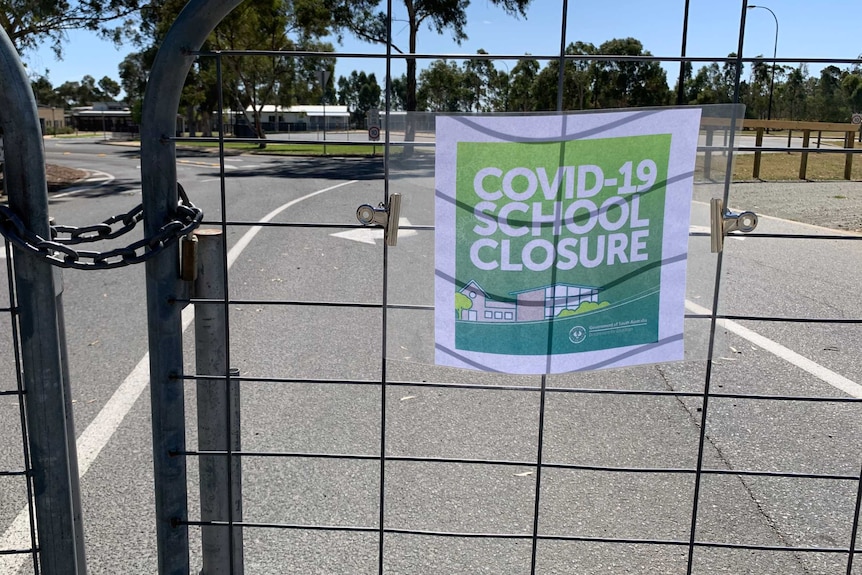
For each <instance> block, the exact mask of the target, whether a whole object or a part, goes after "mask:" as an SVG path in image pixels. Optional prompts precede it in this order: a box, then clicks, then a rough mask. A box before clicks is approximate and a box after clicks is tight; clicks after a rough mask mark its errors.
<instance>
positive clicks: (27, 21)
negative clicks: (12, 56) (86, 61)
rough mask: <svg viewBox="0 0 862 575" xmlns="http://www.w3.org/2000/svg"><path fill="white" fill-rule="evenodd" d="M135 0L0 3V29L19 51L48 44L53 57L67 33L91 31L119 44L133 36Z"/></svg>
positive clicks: (60, 51)
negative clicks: (124, 36) (125, 34)
mask: <svg viewBox="0 0 862 575" xmlns="http://www.w3.org/2000/svg"><path fill="white" fill-rule="evenodd" d="M139 9H140V3H139V1H138V0H78V1H76V0H0V27H3V29H4V30H5V31H6V33H7V34H8V35H9V38H10V39H11V40H12V44H13V45H14V46H15V48H16V49H17V50H18V51H19V52H24V51H26V50H31V49H33V48H35V47H36V46H38V45H40V44H42V43H43V42H49V43H50V46H51V48H52V49H53V50H54V53H55V54H56V55H57V57H61V56H62V54H63V42H64V41H65V40H66V33H67V32H69V31H70V30H82V29H84V30H94V31H97V32H98V33H99V34H100V35H102V36H103V37H105V38H109V39H111V40H113V41H114V42H115V43H117V44H119V42H120V40H121V39H122V37H123V33H124V32H126V33H127V34H128V35H133V34H134V31H135V28H134V26H133V23H134V20H135V19H136V17H137V13H138V11H139Z"/></svg>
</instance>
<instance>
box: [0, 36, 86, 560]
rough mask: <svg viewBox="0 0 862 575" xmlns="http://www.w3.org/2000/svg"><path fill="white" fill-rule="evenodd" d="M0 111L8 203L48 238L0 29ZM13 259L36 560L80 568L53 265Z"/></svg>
mask: <svg viewBox="0 0 862 575" xmlns="http://www.w3.org/2000/svg"><path fill="white" fill-rule="evenodd" d="M0 111H2V112H3V113H2V114H0V131H2V132H3V135H4V139H5V143H6V147H7V149H8V150H9V153H8V154H6V158H5V178H6V180H5V187H6V193H7V195H8V197H9V207H10V208H12V210H14V211H15V212H16V213H17V214H18V215H19V216H20V217H21V219H22V221H23V222H24V225H25V226H27V228H28V229H29V230H30V231H32V232H34V233H36V234H38V235H40V236H42V237H50V232H49V224H48V187H47V183H46V178H45V155H44V150H43V148H42V133H41V129H40V124H39V118H38V114H37V112H36V100H35V98H34V97H33V92H32V90H31V88H30V81H29V79H28V78H27V73H26V71H25V69H24V66H23V65H22V64H21V61H20V59H19V57H18V54H17V53H16V51H15V48H14V46H13V45H12V42H11V40H10V39H9V37H8V35H7V34H6V32H5V31H4V30H3V29H2V28H0ZM14 265H15V281H16V283H17V287H18V290H17V291H18V307H19V317H20V325H21V358H22V364H23V372H24V373H23V379H24V387H25V390H26V393H27V401H26V413H27V422H28V435H29V438H30V454H31V458H32V472H33V485H34V488H35V489H34V491H35V494H36V495H35V506H36V523H37V525H38V535H39V552H40V563H41V567H42V572H43V573H45V575H58V574H62V575H65V574H70V575H80V573H82V572H81V571H80V570H79V565H83V564H84V558H83V557H80V558H79V557H78V555H79V553H78V550H77V545H76V535H75V522H74V518H73V517H74V511H73V507H74V505H73V495H72V494H73V491H76V488H77V485H76V484H77V481H78V470H77V465H76V464H73V463H72V462H71V461H70V457H69V449H70V446H72V449H74V445H75V443H74V441H75V439H74V433H73V432H72V431H70V430H71V427H70V422H69V421H68V418H67V413H66V408H67V400H68V397H67V393H66V392H64V377H63V358H62V355H63V353H62V351H61V336H60V324H59V316H58V307H57V306H58V304H59V303H60V301H59V299H58V298H57V291H56V284H55V277H54V273H55V272H54V269H53V267H52V266H51V265H50V264H48V263H47V262H46V261H44V260H42V259H40V258H38V257H35V256H33V255H32V254H29V253H26V252H23V251H21V250H17V249H16V251H15V260H14ZM65 381H66V382H68V378H66V380H65ZM70 433H72V437H71V438H70V437H69V434H70ZM73 486H75V488H73Z"/></svg>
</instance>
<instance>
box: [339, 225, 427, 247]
mask: <svg viewBox="0 0 862 575" xmlns="http://www.w3.org/2000/svg"><path fill="white" fill-rule="evenodd" d="M409 225H410V220H408V219H407V218H399V219H398V226H399V227H401V228H403V227H405V226H409ZM416 233H417V232H416V230H398V239H399V240H400V239H402V238H409V237H410V236H415V235H416ZM329 235H331V236H333V237H336V238H344V239H346V240H353V241H354V242H359V243H363V244H371V245H375V244H376V243H377V240H380V241H383V228H379V227H365V228H356V229H353V230H347V231H344V232H337V233H334V234H329Z"/></svg>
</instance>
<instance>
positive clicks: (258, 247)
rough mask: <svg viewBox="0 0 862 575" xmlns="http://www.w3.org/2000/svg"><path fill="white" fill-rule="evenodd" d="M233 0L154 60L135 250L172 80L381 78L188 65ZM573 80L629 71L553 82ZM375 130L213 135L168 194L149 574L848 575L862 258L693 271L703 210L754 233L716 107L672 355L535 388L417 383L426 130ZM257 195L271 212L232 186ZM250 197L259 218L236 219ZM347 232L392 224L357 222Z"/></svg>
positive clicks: (156, 344) (737, 115) (425, 355)
mask: <svg viewBox="0 0 862 575" xmlns="http://www.w3.org/2000/svg"><path fill="white" fill-rule="evenodd" d="M238 4H239V2H238V1H236V0H231V1H217V2H213V1H210V2H205V1H193V2H191V3H190V4H189V5H188V6H187V7H186V9H185V10H184V12H183V13H182V14H181V15H180V17H179V19H178V20H177V22H176V24H175V25H174V27H173V29H172V30H171V32H170V33H169V35H168V36H167V38H166V39H165V41H164V42H163V44H162V47H161V50H160V53H159V56H158V59H157V62H156V65H155V67H154V69H153V72H152V75H151V77H150V81H149V87H148V94H147V98H146V103H145V110H144V118H145V121H144V130H143V132H142V158H141V164H142V165H141V171H142V183H143V192H144V200H145V201H144V211H145V220H146V227H147V230H146V235H147V236H148V237H153V236H156V235H157V234H158V233H159V232H160V231H161V230H162V226H163V225H164V224H165V222H170V221H173V219H174V218H175V213H174V212H175V211H176V206H177V205H178V195H177V194H178V192H177V190H178V186H177V184H178V182H177V171H176V145H177V144H178V143H184V142H186V141H187V140H190V138H179V137H175V136H174V133H175V126H176V114H175V112H176V110H177V109H178V107H179V100H180V91H181V89H182V86H183V82H184V79H185V76H186V74H187V72H188V70H189V68H190V66H192V65H193V63H194V62H195V61H196V60H200V61H204V60H206V61H209V62H214V63H215V68H216V70H217V71H218V72H219V74H220V73H221V70H222V69H223V66H224V62H225V61H226V60H227V59H232V58H248V57H255V56H276V55H278V56H288V57H295V58H306V59H313V58H323V57H331V56H338V57H343V58H347V57H379V58H384V59H385V60H386V62H387V69H389V65H390V64H391V62H393V61H395V60H397V59H403V58H404V55H401V54H393V53H392V52H391V49H387V51H386V52H385V53H379V54H339V53H335V54H332V53H326V54H322V53H308V52H305V53H301V52H287V53H279V54H275V53H270V52H245V53H240V52H233V51H222V52H218V53H212V52H202V51H200V50H199V49H198V48H199V47H200V46H201V45H202V44H203V41H204V39H205V38H206V36H207V35H208V33H209V32H210V31H211V30H212V29H213V28H214V27H215V25H216V24H217V23H218V22H219V21H220V20H221V19H222V18H223V17H224V16H225V15H226V14H227V13H228V12H229V11H230V10H231V9H233V8H234V7H235V6H236V5H238ZM686 6H687V3H686ZM570 9H571V10H577V7H576V6H574V5H573V6H572V7H571V8H569V3H567V2H565V1H564V2H563V3H562V5H561V12H562V14H563V15H564V16H563V18H562V19H561V22H563V23H565V22H566V19H567V18H566V17H565V16H566V15H567V13H568V11H569V10H570ZM388 11H389V15H390V16H389V22H390V24H391V22H392V17H391V14H392V8H391V3H390V5H389V6H388ZM746 12H747V10H746V3H745V2H743V3H741V5H740V28H739V33H738V37H739V50H738V51H737V53H738V54H742V53H743V51H742V45H743V30H744V25H745V16H746ZM560 32H561V48H564V47H565V45H566V39H567V31H566V29H565V24H563V25H562V26H561V30H560ZM562 51H563V50H562V49H561V52H562ZM437 56H438V55H434V54H419V55H418V57H420V58H434V57H437ZM439 56H441V57H442V56H443V55H439ZM445 56H446V57H449V58H452V57H453V55H445ZM454 57H455V58H456V59H463V60H469V59H470V58H471V57H470V56H463V55H462V56H458V55H454ZM482 58H483V59H498V60H517V59H518V58H519V57H518V56H511V55H483V56H482ZM536 58H537V59H540V60H550V59H553V58H560V57H559V56H549V57H541V56H538V57H536ZM596 58H607V59H611V60H619V61H625V60H626V58H621V57H619V56H607V57H604V56H595V55H591V56H583V57H580V56H571V55H570V56H565V57H563V58H562V59H563V60H573V61H580V60H588V59H596ZM631 59H632V60H637V59H645V57H632V58H631ZM663 59H664V60H674V61H684V60H685V58H684V57H683V58H663ZM690 60H693V61H701V60H704V61H705V60H706V59H690ZM709 61H726V62H729V63H730V64H732V65H733V66H735V67H736V69H737V70H740V69H741V66H742V64H743V63H748V62H751V59H744V58H741V57H740V58H736V59H726V58H710V59H709ZM560 69H563V67H562V66H561V67H560ZM558 85H559V86H560V87H561V88H562V87H563V86H564V83H563V78H562V77H560V78H559V84H558ZM739 85H740V75H739V72H737V74H736V78H735V87H736V91H737V99H738V90H739ZM560 94H561V95H562V90H560ZM560 101H561V100H560ZM560 107H561V105H560ZM218 108H219V110H218V112H219V116H220V118H219V122H218V123H219V125H220V126H222V129H223V127H224V125H225V123H226V122H225V121H224V118H225V117H226V112H225V109H226V105H225V103H224V99H223V97H220V101H219V107H218ZM390 109H391V91H389V90H387V92H386V106H385V110H384V111H382V112H381V114H382V116H383V127H384V129H383V131H382V134H381V138H382V140H383V141H382V143H381V148H382V152H383V157H382V160H381V158H378V157H372V158H361V159H355V158H354V159H346V158H337V157H324V158H314V159H300V160H297V159H284V160H283V163H281V164H279V163H276V162H275V161H270V160H260V164H259V165H257V166H255V167H253V168H246V169H245V170H242V169H238V168H237V167H236V166H232V167H233V168H234V169H233V170H230V169H228V167H229V164H228V161H227V160H228V158H227V156H226V149H225V148H226V146H225V140H224V137H223V136H224V134H223V133H222V134H220V135H219V137H218V138H217V140H216V141H217V143H218V146H219V152H220V153H219V155H218V162H219V164H220V167H221V177H220V178H219V180H218V183H217V184H216V186H215V187H213V185H210V186H209V187H207V186H204V185H203V183H196V182H179V183H180V184H181V185H183V186H184V187H185V188H186V189H187V190H188V194H189V196H190V198H191V200H192V201H194V202H196V203H198V204H199V205H205V206H207V210H206V216H205V222H204V223H205V224H206V225H207V226H208V227H209V228H211V229H214V230H215V231H214V232H206V233H201V234H199V235H198V237H197V245H196V246H195V245H194V244H193V242H191V240H189V241H187V242H186V244H185V245H184V247H183V250H182V253H183V258H182V261H180V260H181V258H180V257H179V256H178V254H176V253H174V252H172V251H165V252H162V253H161V254H160V255H158V256H156V257H155V258H153V259H150V260H149V261H148V262H147V264H146V265H147V289H148V308H149V330H150V368H151V369H150V371H151V394H152V396H151V397H152V415H153V440H154V460H155V479H156V521H157V528H158V542H159V570H160V572H161V573H190V572H193V571H197V570H198V567H199V565H200V564H201V563H203V566H204V573H207V574H210V573H229V572H234V573H240V572H248V573H285V572H298V573H306V572H307V573H350V574H353V573H393V574H394V573H398V574H404V573H416V574H420V573H421V574H428V573H483V572H487V573H512V574H522V573H579V574H580V573H628V572H650V573H721V572H727V573H745V572H750V573H839V572H840V573H856V572H860V570H859V567H858V566H856V562H855V561H854V558H855V556H856V553H857V551H856V542H857V540H858V533H857V528H858V522H859V509H860V497H862V479H860V466H862V463H860V462H862V453H860V450H859V448H858V447H857V445H858V443H859V441H858V440H859V424H858V419H859V418H858V402H859V399H860V398H862V392H860V388H859V386H858V385H857V384H856V383H855V382H854V381H853V379H858V377H854V374H855V371H854V369H855V363H854V357H853V356H854V353H853V352H854V351H855V347H854V345H853V341H854V339H855V338H854V335H855V333H856V329H857V327H856V326H858V324H859V321H860V320H859V319H858V318H859V317H860V313H859V312H860V310H859V309H858V305H857V304H856V303H855V302H854V301H852V299H853V298H852V297H851V298H848V297H847V295H846V294H848V293H852V289H853V287H854V284H855V282H856V281H857V280H858V279H859V278H858V271H857V269H856V268H857V267H858V266H855V263H856V259H857V257H858V255H857V253H856V251H855V244H854V241H856V240H858V239H859V238H858V236H855V235H851V234H846V235H844V234H842V235H836V234H834V233H831V232H827V231H824V230H822V229H815V228H810V227H808V228H800V227H798V226H796V225H795V224H790V223H788V222H783V221H778V220H771V219H767V218H761V222H760V226H759V228H758V231H757V233H752V234H748V235H747V236H746V237H745V240H744V241H742V239H740V238H738V237H737V236H734V237H732V238H728V239H727V241H726V245H724V246H723V247H724V251H721V252H719V253H718V254H713V253H711V251H710V234H709V232H708V231H706V230H707V229H708V227H709V224H710V214H709V210H708V207H709V201H710V200H713V199H721V200H722V204H723V206H727V205H733V206H738V207H740V208H743V209H752V210H754V211H757V207H756V206H753V205H748V202H747V201H746V197H745V196H744V195H741V196H738V197H737V196H736V195H735V189H732V187H731V185H730V182H729V177H728V174H729V173H730V168H731V163H732V160H733V153H734V152H737V153H740V152H743V153H744V152H748V151H753V148H751V146H750V144H745V143H744V141H742V140H739V138H740V135H739V132H738V130H737V128H738V127H739V122H740V121H741V120H740V119H741V117H742V115H741V110H740V108H739V107H737V106H726V107H721V108H709V107H707V108H704V114H705V116H707V117H711V118H713V119H715V118H718V120H717V121H716V122H715V123H709V122H705V124H704V127H705V129H704V140H703V142H702V145H701V146H700V148H699V149H700V151H701V152H702V153H703V154H704V159H705V161H706V158H710V159H711V160H712V161H713V162H715V163H717V162H719V161H720V162H722V163H723V167H724V174H723V179H722V176H717V177H718V180H719V181H717V182H716V181H714V180H705V181H703V182H700V183H699V184H698V185H697V186H696V189H695V203H694V205H693V208H692V214H693V219H692V224H693V227H692V233H691V244H690V250H689V251H690V258H689V259H690V264H689V278H688V287H687V300H688V301H687V309H688V310H689V314H688V315H687V324H689V325H687V328H686V338H687V353H688V354H689V355H690V357H689V359H688V360H687V361H685V362H680V363H674V364H659V365H654V366H648V367H635V368H627V369H620V370H613V371H599V372H588V373H577V374H566V375H554V376H551V375H548V376H541V377H527V376H502V375H500V374H494V373H481V372H462V371H459V370H451V369H444V368H437V367H433V366H432V365H430V364H431V363H432V357H433V341H434V340H433V322H432V315H433V312H432V310H433V287H432V286H433V277H434V256H433V250H432V249H431V248H430V246H431V245H432V243H431V242H432V238H433V229H434V228H433V216H432V214H433V200H434V192H435V188H434V171H433V160H432V156H431V155H430V151H433V148H434V142H435V134H434V129H433V116H431V115H424V114H414V115H412V116H410V117H409V119H407V120H406V122H407V124H408V125H412V127H413V129H415V134H413V136H414V137H413V138H412V139H410V141H404V140H403V138H404V136H403V132H400V131H399V130H398V128H397V127H396V122H397V118H398V115H395V114H391V112H390ZM716 124H717V125H719V126H722V125H723V126H724V127H723V128H722V127H719V128H718V129H716V128H714V126H715V125H716ZM707 134H709V136H707ZM345 137H346V136H345ZM329 138H331V139H332V140H330V141H339V140H340V139H341V137H340V136H337V135H333V134H330V135H329ZM250 141H256V140H250ZM292 141H294V142H298V143H302V140H300V139H296V138H294V139H293V140H292ZM316 141H317V140H315V142H316ZM717 142H720V144H719V143H717ZM339 143H342V142H340V141H339ZM359 144H367V142H356V141H355V140H354V141H353V142H352V143H350V142H347V145H359ZM404 149H412V150H413V152H414V153H412V154H401V151H402V150H404ZM781 149H783V148H781ZM767 150H768V149H767ZM719 171H720V170H718V169H715V168H714V169H713V171H712V172H711V176H712V178H716V175H715V174H716V172H719ZM264 175H268V176H273V175H277V176H279V177H281V178H284V182H285V183H284V186H283V189H280V190H269V191H266V190H264V191H262V190H252V189H249V188H248V187H247V186H246V185H245V182H244V180H245V179H247V178H250V177H255V176H258V177H262V176H264ZM305 180H309V181H310V182H311V185H310V184H308V183H307V182H306V181H305ZM292 186H296V188H297V189H295V190H294V189H293V188H292ZM301 186H304V187H301ZM300 187H301V189H300ZM216 188H217V189H216ZM213 191H215V192H217V194H218V199H214V195H213V194H212V192H213ZM732 192H734V193H732ZM248 193H258V194H262V195H264V196H265V197H264V198H263V199H264V202H263V204H264V205H268V206H269V207H270V208H271V211H269V212H267V213H266V215H264V216H263V217H258V218H255V219H248V217H247V216H246V213H245V211H244V209H243V208H244V201H246V197H244V194H248ZM396 194H400V196H396ZM395 197H399V198H400V201H401V204H402V205H401V206H400V216H401V218H403V219H401V220H400V222H398V223H399V224H400V225H399V226H398V229H397V231H396V230H395V229H393V226H392V224H393V223H394V222H393V220H395V221H397V220H398V218H397V217H396V216H397V215H398V214H397V213H396V212H397V211H398V210H396V209H394V205H393V198H395ZM288 198H289V199H288ZM286 200H287V201H286ZM378 202H380V204H381V207H380V208H377V209H375V206H376V205H377V204H378ZM395 203H397V201H396V202H395ZM365 204H369V205H370V206H368V207H360V206H363V205H365ZM358 207H360V209H359V210H358V211H359V215H360V216H362V217H364V218H366V219H367V220H371V221H373V223H377V224H380V225H387V226H389V227H388V229H387V230H386V231H385V232H384V230H383V229H379V228H376V227H365V226H362V225H360V224H357V223H355V220H354V214H356V213H357V208H358ZM723 215H726V214H723V213H722V211H721V209H719V210H718V212H717V216H718V218H717V219H718V220H719V222H718V224H719V225H721V220H722V217H721V216H723ZM408 220H409V222H408ZM378 229H379V231H378ZM800 230H801V231H800ZM219 232H220V233H219ZM396 233H397V234H398V242H397V246H390V245H388V243H387V240H393V239H394V237H393V236H394V235H395V234H396ZM219 248H221V249H219ZM210 250H212V251H210ZM195 251H197V255H195V254H194V252H195ZM213 254H215V255H213ZM824 256H825V257H824ZM191 263H195V264H197V265H194V266H193V265H191ZM195 270H197V273H198V274H199V275H198V277H197V279H196V280H195V279H193V278H194V274H195ZM788 270H793V271H794V272H795V274H796V275H795V276H793V277H789V272H788ZM803 270H804V271H806V273H805V274H803V273H802V271H803ZM193 285H194V287H192V286H193ZM791 287H793V288H794V289H793V290H791V289H790V288H791ZM848 300H850V301H848ZM192 307H194V308H195V315H196V316H197V317H196V318H195V321H196V327H195V341H194V342H193V341H192V340H191V338H187V337H185V336H184V330H185V328H186V327H187V326H188V325H189V324H190V323H191V314H190V313H188V312H184V311H183V310H184V308H185V309H188V310H191V309H192ZM0 308H2V304H0ZM8 308H9V309H10V310H11V309H12V308H13V304H12V303H10V304H9V306H8ZM184 314H185V315H184ZM764 334H768V336H767V335H764ZM184 339H187V341H184ZM193 347H194V348H196V349H195V351H196V352H197V361H196V363H195V365H194V366H193V365H192V353H191V350H192V348H193ZM207 352H208V353H207ZM836 353H839V354H841V357H839V358H837V359H836V358H835V356H834V355H830V354H836ZM812 358H813V359H812ZM830 367H831V368H832V369H830ZM231 368H236V369H237V370H238V371H236V370H232V369H231ZM840 372H843V373H844V375H841V374H840ZM851 372H852V373H851ZM193 383H195V384H196V385H192V384H193ZM13 394H17V395H21V392H20V391H17V392H13ZM197 418H201V420H202V421H201V422H199V424H198V425H197V433H196V432H195V427H196V426H195V423H194V422H195V420H196V419H197ZM240 420H241V422H240ZM232 429H234V430H235V429H239V430H240V433H239V434H237V433H232V432H231V430H232ZM25 459H26V457H25ZM195 462H197V463H198V464H197V465H196V464H195ZM229 463H230V464H229ZM198 474H200V477H202V478H205V480H204V481H203V482H201V488H200V490H199V489H198V483H199V480H198ZM201 547H202V548H203V550H202V551H201V550H200V549H201Z"/></svg>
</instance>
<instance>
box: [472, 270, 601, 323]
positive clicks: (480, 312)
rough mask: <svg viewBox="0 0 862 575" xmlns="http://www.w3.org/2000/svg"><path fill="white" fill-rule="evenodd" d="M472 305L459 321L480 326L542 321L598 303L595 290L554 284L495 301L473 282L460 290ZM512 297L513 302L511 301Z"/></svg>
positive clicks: (595, 288)
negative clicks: (567, 310)
mask: <svg viewBox="0 0 862 575" xmlns="http://www.w3.org/2000/svg"><path fill="white" fill-rule="evenodd" d="M459 291H460V293H462V294H464V295H465V296H467V297H468V298H470V300H471V301H472V302H473V305H472V306H471V307H470V309H464V310H461V319H462V320H466V321H480V322H521V321H544V320H548V319H552V318H555V317H557V316H558V315H559V314H560V312H561V311H563V310H565V309H570V310H575V309H577V308H578V306H579V305H581V303H583V302H592V303H599V291H601V288H599V287H595V286H582V285H573V284H554V285H550V286H545V287H539V288H532V289H528V290H523V291H518V292H511V293H510V294H508V296H510V297H506V298H505V299H504V298H498V299H495V298H493V297H491V296H490V295H489V294H488V293H487V292H485V290H483V289H482V287H481V286H480V285H479V284H478V283H477V282H476V281H474V280H471V281H470V282H469V283H468V284H467V285H465V286H464V287H463V288H461V289H460V290H459ZM511 296H514V301H512V297H511Z"/></svg>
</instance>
